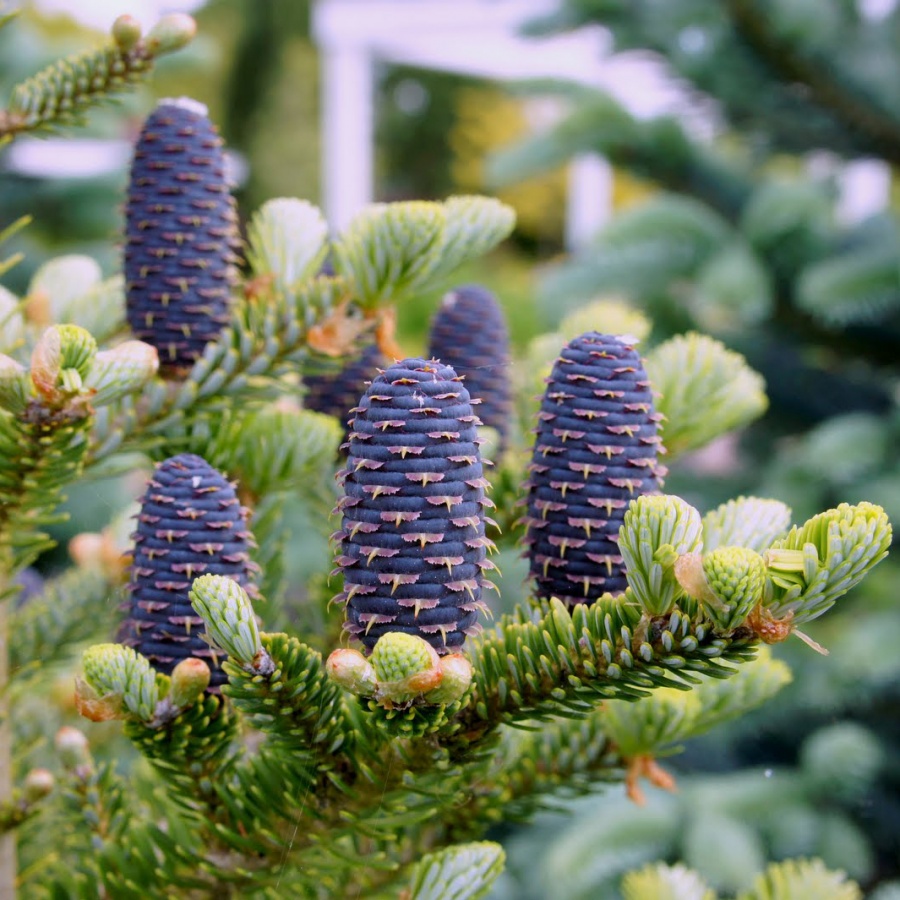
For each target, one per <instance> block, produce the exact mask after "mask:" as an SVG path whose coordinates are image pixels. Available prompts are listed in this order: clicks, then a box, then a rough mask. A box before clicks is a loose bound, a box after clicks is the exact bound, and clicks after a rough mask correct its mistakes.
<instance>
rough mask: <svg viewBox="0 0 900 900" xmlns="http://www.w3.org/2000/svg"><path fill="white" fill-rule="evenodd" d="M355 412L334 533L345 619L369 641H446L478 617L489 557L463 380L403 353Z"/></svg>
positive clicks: (453, 643) (451, 645)
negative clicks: (399, 635)
mask: <svg viewBox="0 0 900 900" xmlns="http://www.w3.org/2000/svg"><path fill="white" fill-rule="evenodd" d="M353 412H354V418H353V420H352V421H351V432H350V441H349V456H348V460H347V466H346V468H345V469H344V470H343V471H342V472H341V473H340V474H339V477H340V478H341V479H342V481H343V488H344V496H343V497H342V498H341V500H340V501H339V503H338V510H339V511H340V512H341V514H342V523H341V529H340V530H339V531H338V532H337V533H336V534H335V535H334V537H335V539H336V540H337V542H338V544H339V555H338V558H337V563H338V567H339V568H338V570H337V571H339V570H342V571H343V574H344V591H343V592H342V593H341V594H340V595H339V596H338V597H337V598H336V599H337V600H340V601H342V602H344V603H346V615H347V620H346V623H345V626H344V627H345V628H346V630H347V631H348V632H349V633H350V634H351V635H353V636H354V637H356V638H357V639H358V640H359V641H361V642H362V644H363V645H364V646H365V648H366V650H367V651H368V652H371V650H372V648H373V647H374V646H375V643H376V642H377V640H378V638H379V637H381V635H383V634H385V633H387V632H389V631H401V632H404V633H406V634H413V635H418V636H419V637H422V638H424V639H425V640H426V641H428V643H429V644H431V646H432V647H434V649H435V650H436V651H437V652H438V653H440V654H443V653H447V652H450V651H451V650H453V649H455V648H457V647H459V646H461V645H462V643H463V642H464V641H465V638H466V635H467V634H469V633H472V632H473V631H474V630H476V628H477V627H478V626H477V618H478V612H479V610H480V609H481V608H482V606H483V604H482V601H481V593H482V589H483V587H485V586H486V585H487V586H489V585H490V582H489V581H487V579H486V578H485V577H484V572H485V571H487V570H489V569H492V568H494V566H493V563H491V562H490V561H489V560H487V558H486V555H487V552H488V550H491V549H493V543H492V542H491V541H490V540H489V539H488V538H486V537H485V533H484V527H485V516H484V508H485V507H486V506H489V505H491V503H490V500H488V499H487V498H486V497H485V493H484V491H485V487H486V486H487V481H486V480H485V478H484V476H483V471H482V461H481V456H480V453H479V449H478V447H479V443H480V442H479V439H478V433H477V426H478V425H479V424H480V421H479V419H478V417H477V416H476V415H475V414H474V413H473V411H472V405H471V402H470V398H469V394H468V391H467V390H466V388H465V387H464V386H463V384H462V381H461V379H460V378H459V377H458V376H457V374H456V372H454V370H453V369H452V368H450V367H449V366H445V365H442V364H441V363H439V362H437V361H436V360H432V361H430V362H427V361H425V360H423V359H406V360H403V361H402V362H398V363H395V364H394V365H392V366H390V367H389V368H388V369H387V370H385V371H384V372H383V373H382V374H379V375H378V376H377V377H376V378H375V379H374V380H373V381H372V384H371V385H370V386H369V388H368V390H367V391H366V393H365V395H364V396H363V398H362V400H361V401H360V404H359V406H358V407H357V408H355V409H354V410H353Z"/></svg>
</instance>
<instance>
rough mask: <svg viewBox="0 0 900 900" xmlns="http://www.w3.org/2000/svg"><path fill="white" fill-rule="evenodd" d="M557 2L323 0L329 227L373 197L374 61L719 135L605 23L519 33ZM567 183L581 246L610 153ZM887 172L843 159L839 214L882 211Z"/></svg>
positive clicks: (569, 227) (602, 198) (595, 212)
mask: <svg viewBox="0 0 900 900" xmlns="http://www.w3.org/2000/svg"><path fill="white" fill-rule="evenodd" d="M556 6H557V2H556V0H316V2H315V4H314V6H313V37H314V39H315V41H316V43H317V44H318V46H319V49H320V52H321V59H322V91H323V93H322V134H323V153H322V187H323V189H322V195H323V200H324V206H325V211H326V214H327V216H328V220H329V222H330V223H331V226H332V228H334V229H335V230H340V229H342V228H343V227H344V226H346V225H347V223H348V222H349V221H350V219H351V218H352V217H353V216H354V214H355V213H357V212H358V211H359V210H360V209H362V207H363V206H365V205H366V204H367V203H370V202H371V201H372V200H373V198H374V174H373V156H374V112H375V111H374V100H375V95H376V92H375V78H376V70H377V64H378V63H396V64H405V65H413V66H418V67H421V68H425V69H438V70H444V71H450V72H458V73H460V74H466V75H473V76H480V77H483V78H489V79H495V80H498V81H513V80H521V79H533V78H562V79H568V80H571V81H576V82H579V83H581V84H587V85H592V86H595V87H598V88H602V89H604V90H606V91H608V92H609V93H610V94H612V95H613V96H614V97H616V99H618V100H619V101H620V102H621V103H622V104H623V105H624V106H625V107H626V108H627V109H628V110H629V111H630V112H631V113H632V114H633V115H635V116H638V117H644V116H653V115H658V114H661V113H665V112H669V113H675V114H677V115H678V116H679V117H680V118H681V119H682V121H685V122H686V124H688V126H689V127H690V128H691V130H694V131H700V132H705V133H706V134H711V132H712V120H713V115H712V111H711V110H710V109H709V108H700V107H698V105H697V101H696V100H695V99H689V98H688V96H687V95H686V93H685V92H684V91H683V90H682V89H681V88H680V86H679V85H678V84H677V83H676V82H675V81H674V80H673V79H671V78H670V77H668V76H667V74H666V72H665V69H664V67H663V66H662V64H661V63H659V62H658V61H656V60H653V59H650V58H648V57H647V56H636V55H630V54H624V55H615V56H612V55H610V40H609V36H608V35H607V34H606V32H604V31H603V30H602V29H600V28H596V27H589V28H583V29H581V30H579V31H577V32H573V33H569V34H564V35H559V36H554V37H549V38H528V37H524V36H522V34H521V27H522V25H523V23H525V22H527V21H528V20H530V19H534V18H537V17H539V16H541V15H543V14H546V13H548V12H551V11H552V10H553V9H555V8H556ZM689 38H690V35H685V39H686V40H688V39H689ZM828 162H829V161H827V162H826V164H827V163H828ZM830 162H831V163H832V164H833V161H830ZM816 164H818V165H821V164H822V160H817V161H814V162H813V165H816ZM569 179H570V181H569V194H568V203H567V210H566V243H567V245H568V247H569V248H570V249H574V248H577V247H578V246H581V245H583V244H584V243H585V241H587V240H588V239H589V238H590V237H591V236H592V235H593V234H594V233H595V232H596V231H597V229H598V228H599V227H600V226H601V225H602V224H603V223H604V222H605V221H606V219H607V217H608V216H609V213H610V207H611V187H612V183H611V182H612V175H611V171H610V168H609V166H608V165H607V164H606V162H605V161H604V160H603V159H601V158H600V157H598V156H590V155H586V156H583V157H581V158H579V159H577V160H575V162H574V163H573V164H572V165H571V167H570V171H569ZM889 179H890V172H889V170H888V169H887V167H886V166H885V165H884V164H883V163H882V162H880V161H871V162H861V163H854V164H853V165H851V166H847V167H845V170H844V172H843V175H842V178H841V181H842V192H841V193H842V198H841V200H842V202H841V208H840V212H841V214H842V218H844V219H845V220H848V221H849V220H858V219H861V218H864V217H865V216H867V215H870V214H872V213H873V212H876V211H878V210H879V209H881V208H883V206H884V204H885V202H886V199H887V191H888V186H889Z"/></svg>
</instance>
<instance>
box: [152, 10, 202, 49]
mask: <svg viewBox="0 0 900 900" xmlns="http://www.w3.org/2000/svg"><path fill="white" fill-rule="evenodd" d="M196 33H197V23H196V22H195V21H194V20H193V19H192V18H191V17H190V16H188V15H186V14H185V13H171V14H170V15H168V16H163V17H162V18H161V19H160V20H159V21H158V22H157V23H156V24H155V25H154V26H153V28H151V29H150V31H149V32H148V33H147V40H146V42H145V43H146V45H147V49H148V50H149V51H150V52H151V53H152V54H153V55H154V56H156V55H158V54H160V53H171V52H172V51H173V50H180V49H181V48H182V47H184V46H186V45H187V44H189V43H190V42H191V41H192V40H193V39H194V35H195V34H196Z"/></svg>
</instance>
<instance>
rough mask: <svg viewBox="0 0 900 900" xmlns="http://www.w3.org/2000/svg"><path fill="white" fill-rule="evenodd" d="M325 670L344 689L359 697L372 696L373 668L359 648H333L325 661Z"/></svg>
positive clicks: (374, 684)
mask: <svg viewBox="0 0 900 900" xmlns="http://www.w3.org/2000/svg"><path fill="white" fill-rule="evenodd" d="M325 671H326V672H328V677H329V678H331V680H332V681H333V682H334V683H335V684H339V685H340V686H341V687H342V688H344V690H347V691H350V692H351V693H353V694H357V695H358V696H360V697H372V696H374V694H375V688H376V686H377V678H376V677H375V669H374V667H373V666H372V664H371V663H370V662H369V661H368V660H367V659H366V658H365V657H364V656H363V655H362V653H360V652H359V650H350V649H341V650H335V651H334V652H333V653H332V654H331V655H330V656H329V657H328V660H327V662H326V663H325Z"/></svg>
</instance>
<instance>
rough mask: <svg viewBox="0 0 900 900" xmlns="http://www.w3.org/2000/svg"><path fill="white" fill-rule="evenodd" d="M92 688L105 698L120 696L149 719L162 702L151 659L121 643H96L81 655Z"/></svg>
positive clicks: (132, 710) (131, 709) (133, 711)
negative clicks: (160, 701) (157, 705)
mask: <svg viewBox="0 0 900 900" xmlns="http://www.w3.org/2000/svg"><path fill="white" fill-rule="evenodd" d="M82 664H83V666H84V677H85V680H86V681H87V684H88V686H89V687H91V688H92V689H93V690H94V691H96V692H97V694H98V695H99V696H100V697H102V698H106V697H110V698H111V697H120V698H121V701H122V704H123V705H124V707H125V709H127V710H128V712H129V713H131V714H132V715H133V716H137V717H138V718H139V719H142V720H144V721H149V720H150V719H152V718H153V715H154V713H155V711H156V704H157V703H158V702H159V688H158V687H157V685H156V672H155V671H154V670H153V668H152V667H151V665H150V663H149V661H148V660H147V659H146V658H145V657H143V656H141V655H140V654H139V653H135V651H134V650H132V649H131V648H130V647H125V646H123V645H122V644H95V645H94V646H93V647H89V648H88V649H87V650H85V651H84V656H83V657H82Z"/></svg>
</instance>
